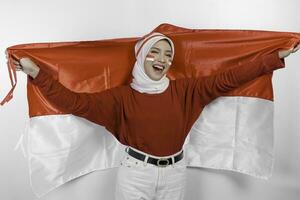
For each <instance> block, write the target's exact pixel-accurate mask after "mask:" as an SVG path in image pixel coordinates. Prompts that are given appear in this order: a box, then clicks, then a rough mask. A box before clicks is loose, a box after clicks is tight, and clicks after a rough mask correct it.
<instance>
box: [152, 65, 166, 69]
mask: <svg viewBox="0 0 300 200" xmlns="http://www.w3.org/2000/svg"><path fill="white" fill-rule="evenodd" d="M154 67H156V68H159V69H164V67H162V66H160V65H154Z"/></svg>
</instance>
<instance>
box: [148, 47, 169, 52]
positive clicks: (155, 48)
mask: <svg viewBox="0 0 300 200" xmlns="http://www.w3.org/2000/svg"><path fill="white" fill-rule="evenodd" d="M151 49H156V50H159V51H160V49H159V48H157V47H151ZM166 51H168V52H170V53H172V51H171V50H166Z"/></svg>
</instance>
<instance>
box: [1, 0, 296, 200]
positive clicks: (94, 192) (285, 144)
mask: <svg viewBox="0 0 300 200" xmlns="http://www.w3.org/2000/svg"><path fill="white" fill-rule="evenodd" d="M299 8H300V1H298V0H285V1H279V0H263V1H262V0H251V1H241V0H226V1H225V0H223V1H222V0H202V1H200V0H185V1H179V0H152V1H146V0H119V1H117V0H110V1H104V0H85V1H83V0H64V1H59V0H51V1H41V0H26V1H24V0H1V1H0V77H1V79H0V98H1V99H3V98H4V97H5V95H6V94H7V92H8V91H9V89H10V81H9V76H8V72H7V67H6V60H5V54H4V51H5V48H7V47H9V46H12V45H16V44H22V43H35V42H59V41H78V40H79V41H82V40H100V39H105V38H119V37H135V36H142V35H144V34H146V33H148V32H150V31H151V30H152V29H154V28H155V27H156V26H158V25H159V24H160V23H164V22H167V23H171V24H174V25H178V26H183V27H186V28H197V29H210V28H212V29H252V30H258V29H259V30H272V31H292V32H300V14H299ZM299 68H300V52H298V53H297V54H294V55H291V56H290V57H288V58H287V59H286V68H285V69H280V70H278V71H276V72H275V73H274V77H273V84H274V91H275V119H274V120H275V154H276V160H275V167H274V174H273V177H272V178H271V179H270V180H269V181H263V180H259V179H255V178H252V177H250V176H246V175H242V174H238V173H233V172H227V171H218V170H211V169H199V168H195V169H191V168H189V169H188V185H187V192H186V199H187V200H199V199H203V200H216V199H231V200H235V199H239V200H248V199H249V200H252V199H256V200H260V199H263V200H269V199H270V200H271V199H272V200H277V199H278V200H279V199H288V200H294V199H297V196H298V198H299V196H300V160H299V158H300V147H299V146H300V132H299V131H300V120H299V119H300V116H299V115H300V106H299V103H298V102H299V101H300V69H299ZM27 116H28V105H27V98H26V76H25V75H24V74H21V73H19V74H18V85H17V87H16V89H15V92H14V98H13V99H12V100H11V101H10V102H9V103H8V104H6V105H5V106H2V107H0V158H1V159H0V199H3V200H13V199H22V200H24V199H25V200H27V199H31V200H35V199H37V198H36V197H35V196H34V194H33V193H32V191H31V188H30V185H29V177H28V168H27V163H26V160H25V159H24V158H23V156H22V153H21V152H20V151H13V149H14V146H15V144H16V142H17V140H18V138H19V136H20V134H21V133H22V131H23V129H24V127H25V120H26V118H27ZM115 172H116V171H115V170H105V171H98V172H94V173H91V174H89V175H86V176H83V177H80V178H78V179H76V180H74V181H71V182H69V183H67V184H65V185H64V186H62V187H60V188H59V189H57V190H55V191H54V192H52V193H50V194H49V195H47V196H45V197H44V198H42V199H47V200H49V199H56V200H60V199H75V200H77V199H87V200H94V199H97V200H98V199H105V200H112V199H113V198H112V196H113V191H114V184H115V182H114V181H115Z"/></svg>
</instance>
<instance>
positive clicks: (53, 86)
mask: <svg viewBox="0 0 300 200" xmlns="http://www.w3.org/2000/svg"><path fill="white" fill-rule="evenodd" d="M29 81H30V82H31V83H33V84H34V85H36V86H38V88H39V90H40V91H41V92H42V94H43V95H45V96H46V97H47V99H48V100H49V101H50V102H51V103H53V104H54V105H55V106H57V107H58V108H60V109H61V110H62V111H64V112H67V113H71V114H73V115H76V116H79V117H83V118H86V119H87V120H89V121H91V122H94V123H96V124H99V125H102V126H105V128H106V129H107V130H109V131H110V132H111V133H113V134H114V135H115V136H116V137H117V132H118V127H119V121H120V120H119V116H120V114H119V108H120V106H119V105H120V104H119V102H120V98H119V96H118V93H117V91H114V90H113V89H108V90H104V91H102V92H96V93H76V92H73V91H71V90H70V89H68V88H66V87H65V86H63V85H62V84H61V83H60V82H59V81H57V80H55V79H54V78H53V77H52V76H51V75H49V74H48V73H47V72H45V71H44V70H42V68H40V71H39V73H38V75H37V76H36V77H35V78H34V79H33V78H31V77H29Z"/></svg>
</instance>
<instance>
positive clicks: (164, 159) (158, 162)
mask: <svg viewBox="0 0 300 200" xmlns="http://www.w3.org/2000/svg"><path fill="white" fill-rule="evenodd" d="M160 161H167V164H164V165H162V164H160ZM168 165H169V160H168V159H167V158H160V159H158V160H157V166H159V167H166V166H168Z"/></svg>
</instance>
